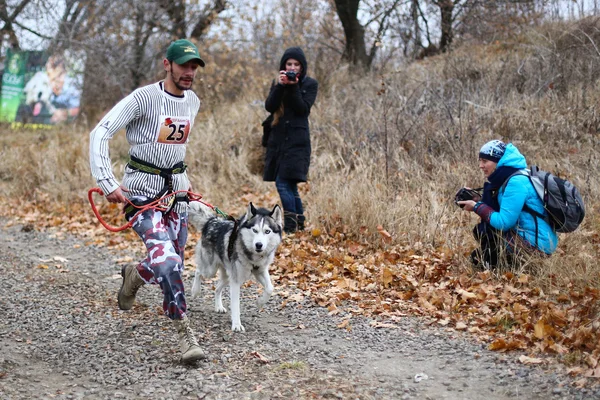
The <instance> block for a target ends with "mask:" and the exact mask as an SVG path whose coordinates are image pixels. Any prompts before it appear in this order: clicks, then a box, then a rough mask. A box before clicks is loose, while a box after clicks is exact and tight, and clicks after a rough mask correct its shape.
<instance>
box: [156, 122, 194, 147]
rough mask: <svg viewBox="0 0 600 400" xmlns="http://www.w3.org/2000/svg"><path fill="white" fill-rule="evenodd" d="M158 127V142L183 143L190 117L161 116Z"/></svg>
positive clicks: (185, 140)
mask: <svg viewBox="0 0 600 400" xmlns="http://www.w3.org/2000/svg"><path fill="white" fill-rule="evenodd" d="M160 121H161V123H160V126H159V128H158V140H157V142H158V143H165V144H184V143H186V142H187V139H188V135H189V133H190V119H189V118H188V117H167V116H164V115H163V116H161V118H160Z"/></svg>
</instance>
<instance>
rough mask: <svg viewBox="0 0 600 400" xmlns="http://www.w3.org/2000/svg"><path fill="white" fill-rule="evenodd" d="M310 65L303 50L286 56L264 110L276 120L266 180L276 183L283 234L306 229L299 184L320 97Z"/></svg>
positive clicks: (294, 49) (269, 143) (304, 176)
mask: <svg viewBox="0 0 600 400" xmlns="http://www.w3.org/2000/svg"><path fill="white" fill-rule="evenodd" d="M307 67H308V65H307V62H306V57H305V56H304V52H303V51H302V49H301V48H300V47H291V48H289V49H287V50H286V51H285V52H284V53H283V57H281V62H280V65H279V77H278V81H277V83H276V84H273V86H271V90H270V92H269V96H268V97H267V100H266V102H265V108H266V109H267V111H269V112H270V113H271V115H272V116H273V118H272V119H273V121H272V122H271V131H270V134H269V138H268V141H267V143H266V145H267V152H266V156H265V170H264V175H263V179H264V180H265V181H267V182H273V181H275V185H276V187H277V192H278V193H279V197H280V198H281V205H282V206H283V210H284V223H285V225H284V231H285V232H287V233H291V232H295V231H296V230H297V229H299V230H302V229H304V221H305V219H304V209H303V207H302V200H301V199H300V195H299V194H298V183H299V182H306V179H307V175H308V167H309V165H310V151H311V148H310V133H309V128H308V115H309V114H310V108H311V107H312V105H313V104H314V102H315V99H316V97H317V90H318V83H317V81H316V80H315V79H313V78H310V77H308V76H306V71H307Z"/></svg>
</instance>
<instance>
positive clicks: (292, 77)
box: [285, 71, 296, 82]
mask: <svg viewBox="0 0 600 400" xmlns="http://www.w3.org/2000/svg"><path fill="white" fill-rule="evenodd" d="M285 76H287V78H288V81H290V82H296V73H295V72H294V71H285Z"/></svg>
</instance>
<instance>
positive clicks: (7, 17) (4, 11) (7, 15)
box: [0, 0, 31, 50]
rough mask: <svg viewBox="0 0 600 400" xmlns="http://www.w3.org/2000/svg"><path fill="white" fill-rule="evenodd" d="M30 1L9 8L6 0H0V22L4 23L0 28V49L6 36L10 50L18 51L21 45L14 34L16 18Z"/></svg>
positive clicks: (26, 0)
mask: <svg viewBox="0 0 600 400" xmlns="http://www.w3.org/2000/svg"><path fill="white" fill-rule="evenodd" d="M30 2H31V0H21V1H20V2H19V3H18V4H17V5H16V6H10V7H9V5H8V4H7V3H6V0H0V20H2V22H4V25H3V26H2V28H0V48H2V47H3V46H2V45H3V41H4V37H5V36H8V41H9V45H10V47H11V48H12V49H15V50H19V49H20V48H21V45H20V44H19V39H18V38H17V35H16V33H15V29H14V27H15V25H19V23H18V22H17V17H18V16H19V14H21V12H22V11H23V10H24V9H25V7H27V5H28V4H29V3H30Z"/></svg>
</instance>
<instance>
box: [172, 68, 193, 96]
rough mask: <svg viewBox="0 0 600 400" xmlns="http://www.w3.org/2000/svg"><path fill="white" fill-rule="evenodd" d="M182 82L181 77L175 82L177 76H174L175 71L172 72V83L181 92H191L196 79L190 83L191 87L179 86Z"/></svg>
mask: <svg viewBox="0 0 600 400" xmlns="http://www.w3.org/2000/svg"><path fill="white" fill-rule="evenodd" d="M180 80H181V76H180V77H179V79H178V80H175V75H173V71H171V81H172V82H173V83H174V84H175V87H176V88H177V89H179V90H181V91H183V90H190V89H191V88H192V84H193V83H194V78H192V79H191V81H190V87H183V86H181V85H180V84H179V81H180Z"/></svg>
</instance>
